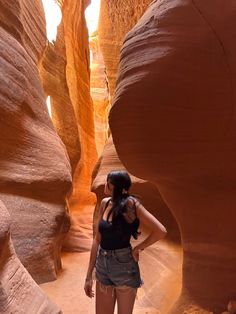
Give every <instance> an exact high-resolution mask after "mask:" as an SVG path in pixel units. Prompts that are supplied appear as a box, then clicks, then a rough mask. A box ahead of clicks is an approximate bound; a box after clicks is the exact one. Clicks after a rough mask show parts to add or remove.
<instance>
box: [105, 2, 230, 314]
mask: <svg viewBox="0 0 236 314" xmlns="http://www.w3.org/2000/svg"><path fill="white" fill-rule="evenodd" d="M235 14H236V3H235V1H233V0H231V1H227V3H226V2H223V1H221V0H216V1H214V4H213V3H212V2H211V1H205V0H204V1H203V0H198V1H188V0H171V1H170V0H163V1H154V2H153V3H152V5H151V6H150V8H149V9H148V11H147V12H146V13H145V14H144V16H143V17H142V18H141V19H140V21H139V22H138V23H137V24H136V26H135V27H134V28H133V29H132V31H130V32H129V34H128V35H127V36H126V40H125V43H124V45H123V48H122V53H121V60H120V72H119V77H118V84H117V89H116V94H115V98H114V106H113V107H112V109H111V114H110V126H111V130H112V134H113V139H114V143H115V146H116V149H117V152H118V155H119V157H120V159H121V161H122V162H123V164H124V165H125V166H126V168H127V169H128V170H129V171H130V172H132V173H134V174H135V175H137V176H138V177H140V178H143V179H146V180H151V181H152V182H155V184H156V185H157V187H158V189H159V191H160V193H161V195H162V197H163V199H164V201H165V202H166V204H167V205H168V207H169V208H170V209H171V210H172V212H173V214H174V216H175V217H176V219H177V221H178V224H179V225H180V229H181V236H182V242H183V249H184V260H183V280H182V294H181V295H180V298H179V300H178V302H177V303H176V305H175V307H174V308H173V310H172V313H174V314H178V313H181V314H182V313H184V312H186V313H211V312H214V313H221V312H223V311H224V310H225V307H226V304H228V302H229V300H231V299H234V298H235V287H234V285H232V282H234V281H235V279H236V278H235V274H236V269H235V268H236V254H235V252H236V243H235V240H234V239H235V218H236V211H235V204H236V197H235V193H234V191H235V179H236V166H235V158H236V150H235V147H236V145H235V144H236V143H235V138H236V137H235V135H236V129H235V128H236V123H235V100H236V99H235V84H236V82H235V72H236V44H235V40H234V37H235V29H236V28H235V26H236V25H235V23H236V22H235Z"/></svg>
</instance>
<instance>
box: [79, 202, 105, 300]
mask: <svg viewBox="0 0 236 314" xmlns="http://www.w3.org/2000/svg"><path fill="white" fill-rule="evenodd" d="M106 201H107V199H105V198H104V199H103V200H102V202H101V205H100V208H99V213H98V220H97V223H96V226H95V237H94V239H93V244H92V248H91V252H90V259H89V265H88V270H87V275H86V279H85V285H84V290H85V293H86V295H87V296H88V297H90V298H92V297H93V296H94V292H93V291H92V274H93V269H94V266H95V263H96V258H97V250H98V246H99V244H100V238H101V235H100V232H99V230H98V225H99V222H100V219H101V218H102V214H103V210H104V206H105V203H106Z"/></svg>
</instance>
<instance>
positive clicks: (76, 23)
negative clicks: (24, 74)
mask: <svg viewBox="0 0 236 314" xmlns="http://www.w3.org/2000/svg"><path fill="white" fill-rule="evenodd" d="M57 2H58V3H59V4H60V6H61V11H62V22H61V24H60V26H59V27H58V34H57V39H56V42H55V43H50V44H48V46H47V48H46V49H45V52H44V56H43V58H42V61H41V63H40V74H41V78H42V81H43V87H44V90H45V93H46V95H49V96H50V100H51V107H52V121H53V124H54V126H55V128H56V130H57V132H58V134H59V136H60V137H61V139H62V141H63V143H64V144H65V146H66V149H67V152H68V155H69V158H70V163H71V166H72V175H73V189H72V191H71V194H70V196H69V197H68V209H69V212H70V220H71V228H70V230H69V233H68V234H67V235H66V238H65V240H64V242H63V248H64V249H65V250H68V251H83V250H88V249H90V247H91V240H92V229H91V226H90V228H89V226H88V223H87V221H88V222H90V223H92V215H93V214H92V213H93V210H94V206H95V195H94V194H93V193H91V191H90V185H91V173H92V170H93V167H94V165H95V163H96V161H97V150H96V143H95V130H94V106H93V103H92V99H91V96H90V68H89V58H90V56H89V45H88V30H87V26H86V21H85V17H84V11H85V9H86V7H87V6H88V4H89V3H90V1H85V0H80V1H73V0H64V1H57ZM106 120H107V118H106ZM106 123H107V122H106Z"/></svg>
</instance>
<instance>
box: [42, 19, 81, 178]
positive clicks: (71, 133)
mask: <svg viewBox="0 0 236 314" xmlns="http://www.w3.org/2000/svg"><path fill="white" fill-rule="evenodd" d="M66 64H67V59H66V47H65V39H64V26H63V23H61V24H60V25H59V27H58V33H57V39H56V41H55V43H50V42H48V44H47V47H46V49H45V51H44V54H43V57H42V59H41V62H40V66H39V71H40V76H41V81H42V84H43V89H44V92H45V94H46V95H47V96H49V97H50V104H51V114H52V122H53V125H54V126H55V128H56V131H57V133H58V135H59V136H60V138H61V140H62V141H63V143H64V144H65V146H66V150H67V153H68V156H69V158H70V164H71V168H72V173H74V170H75V168H76V165H77V163H78V161H79V159H80V154H81V146H80V139H79V134H78V126H77V121H76V117H75V110H74V107H73V106H72V103H71V99H70V91H69V88H68V84H67V79H66Z"/></svg>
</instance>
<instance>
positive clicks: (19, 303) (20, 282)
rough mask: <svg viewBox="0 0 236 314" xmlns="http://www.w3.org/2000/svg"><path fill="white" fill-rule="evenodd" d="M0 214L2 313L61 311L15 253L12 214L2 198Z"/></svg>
mask: <svg viewBox="0 0 236 314" xmlns="http://www.w3.org/2000/svg"><path fill="white" fill-rule="evenodd" d="M0 216H1V224H0V313H2V314H9V313H25V314H32V313H35V314H60V313H62V312H61V311H60V309H59V308H58V307H57V306H56V305H55V304H53V303H52V302H51V300H49V298H48V297H47V296H46V294H45V293H44V292H43V291H42V290H41V289H40V288H39V286H38V285H37V284H36V283H35V281H34V280H33V279H32V278H31V276H30V275H29V273H28V272H27V270H26V269H25V268H24V266H23V265H22V264H21V262H20V261H19V259H18V257H17V256H16V254H15V250H14V248H13V245H12V241H11V236H10V224H11V218H10V215H9V213H8V211H7V209H6V208H5V206H4V204H3V203H2V202H1V201H0Z"/></svg>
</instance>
